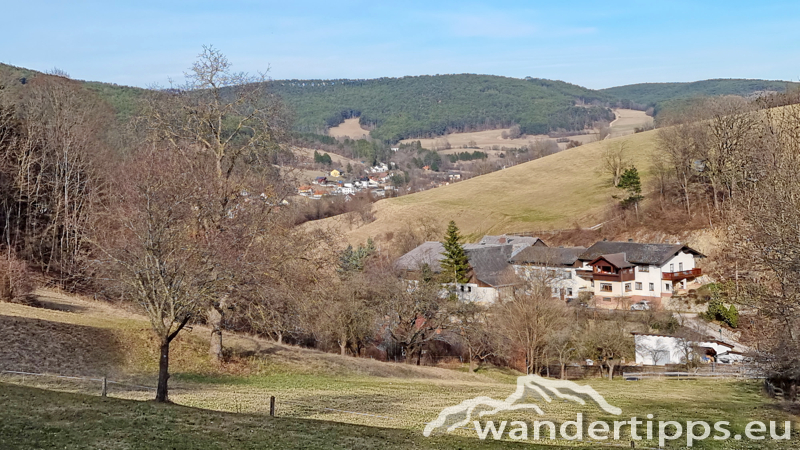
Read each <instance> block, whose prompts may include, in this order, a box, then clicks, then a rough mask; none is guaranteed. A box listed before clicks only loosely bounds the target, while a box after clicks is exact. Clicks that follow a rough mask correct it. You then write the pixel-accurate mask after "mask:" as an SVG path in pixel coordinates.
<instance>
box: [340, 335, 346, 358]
mask: <svg viewBox="0 0 800 450" xmlns="http://www.w3.org/2000/svg"><path fill="white" fill-rule="evenodd" d="M339 354H340V355H342V356H346V355H347V336H346V335H344V334H342V336H341V337H339Z"/></svg>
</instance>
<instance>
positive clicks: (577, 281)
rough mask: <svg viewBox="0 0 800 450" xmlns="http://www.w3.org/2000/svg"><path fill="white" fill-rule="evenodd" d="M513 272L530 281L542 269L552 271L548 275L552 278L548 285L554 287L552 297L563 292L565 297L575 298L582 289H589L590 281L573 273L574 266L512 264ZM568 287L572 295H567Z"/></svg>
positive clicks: (540, 274) (537, 275)
mask: <svg viewBox="0 0 800 450" xmlns="http://www.w3.org/2000/svg"><path fill="white" fill-rule="evenodd" d="M513 267H514V272H516V274H517V275H519V276H520V277H522V278H523V279H525V280H528V281H531V280H535V279H537V278H538V277H541V276H542V275H543V274H542V271H544V270H550V271H553V273H552V274H550V275H549V277H550V278H552V281H551V283H550V287H551V288H554V290H555V291H554V293H553V297H558V296H559V294H558V293H559V292H564V296H565V298H570V299H575V298H578V294H579V293H580V292H582V291H591V290H592V288H591V283H590V282H589V281H586V280H584V279H583V278H581V277H579V276H578V275H577V274H576V273H575V268H574V267H559V268H554V267H542V266H534V265H514V266H513ZM568 289H572V295H567V292H568Z"/></svg>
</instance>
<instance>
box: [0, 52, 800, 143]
mask: <svg viewBox="0 0 800 450" xmlns="http://www.w3.org/2000/svg"><path fill="white" fill-rule="evenodd" d="M39 74H40V72H36V71H34V70H29V69H25V68H20V67H14V66H9V65H6V64H0V83H2V84H5V85H7V86H9V87H12V88H18V87H20V86H22V85H24V84H25V83H26V82H27V81H28V80H30V79H31V78H33V77H35V76H37V75H39ZM84 83H85V85H86V88H87V89H88V90H91V91H93V92H95V93H97V94H98V95H99V96H100V97H101V98H102V99H104V100H105V101H107V102H108V103H109V104H110V105H111V106H112V107H113V108H114V110H115V111H116V113H117V117H118V118H119V119H120V120H122V121H125V120H127V119H129V118H130V117H132V116H133V115H135V114H136V108H137V107H138V106H137V102H136V100H137V99H138V98H140V97H141V95H142V94H143V93H145V92H146V90H145V89H141V88H135V87H129V86H119V85H116V84H111V83H102V82H95V81H88V82H84ZM791 87H800V83H791V82H785V81H767V80H741V79H717V80H705V81H697V82H693V83H641V84H632V85H627V86H619V87H613V88H608V89H601V90H591V89H587V88H584V87H581V86H577V85H574V84H570V83H566V82H563V81H553V80H544V79H540V78H525V79H520V78H509V77H501V76H493V75H471V74H461V75H435V76H429V75H425V76H415V77H402V78H378V79H372V80H350V79H337V80H274V81H271V82H270V88H271V89H272V91H273V92H275V93H277V94H278V95H280V96H281V97H282V98H283V99H284V101H285V102H286V103H287V104H288V105H289V106H290V107H291V108H292V109H293V110H294V112H295V128H296V129H297V130H298V131H305V132H315V133H324V131H325V130H327V129H328V128H330V127H334V126H336V125H339V124H340V123H342V122H343V121H344V120H345V119H348V118H352V117H359V119H360V122H361V124H362V125H364V126H366V127H367V128H370V129H372V132H371V136H372V137H373V138H376V139H380V140H384V141H397V140H400V139H407V138H420V137H432V136H439V135H443V134H445V133H446V132H447V131H454V130H465V129H475V128H478V127H482V128H486V127H490V128H503V127H507V126H510V125H513V124H517V125H520V128H521V131H522V132H523V133H525V134H544V133H548V132H550V131H553V130H557V129H563V130H568V131H578V130H583V129H584V128H586V127H589V126H591V125H592V123H593V122H595V121H609V122H610V121H611V120H613V119H614V117H613V114H612V113H611V111H610V109H609V108H608V107H611V106H619V107H623V108H630V107H635V108H638V109H642V110H644V109H646V108H648V107H653V108H654V109H655V111H656V113H657V112H658V111H659V110H660V109H661V108H663V107H664V106H665V105H668V104H669V103H670V102H679V101H681V100H686V99H689V98H694V97H704V96H716V95H741V96H751V95H754V94H758V93H763V92H783V91H785V90H787V89H789V88H791ZM578 105H589V106H578Z"/></svg>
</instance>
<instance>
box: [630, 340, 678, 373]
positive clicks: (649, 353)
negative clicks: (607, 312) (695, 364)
mask: <svg viewBox="0 0 800 450" xmlns="http://www.w3.org/2000/svg"><path fill="white" fill-rule="evenodd" d="M685 342H686V341H684V340H683V339H679V338H675V337H671V336H653V335H642V334H637V335H634V343H635V345H636V364H644V365H650V366H663V365H666V364H680V363H681V362H682V361H683V359H684V358H685V357H686V352H685V351H684V348H685V345H687V344H685ZM655 358H657V359H655Z"/></svg>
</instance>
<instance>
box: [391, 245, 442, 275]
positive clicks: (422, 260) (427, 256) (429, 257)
mask: <svg viewBox="0 0 800 450" xmlns="http://www.w3.org/2000/svg"><path fill="white" fill-rule="evenodd" d="M442 253H444V245H442V243H441V242H436V241H428V242H424V243H422V244H421V245H419V246H418V247H417V248H415V249H414V250H411V251H410V252H408V253H406V254H405V255H403V256H401V257H400V258H398V260H397V261H396V262H395V263H394V264H395V267H396V268H398V269H401V270H420V269H421V268H422V266H423V265H424V264H427V265H428V266H429V267H430V268H431V270H432V271H434V272H441V271H442V266H441V264H440V261H441V260H442V259H444V256H443V255H442Z"/></svg>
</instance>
